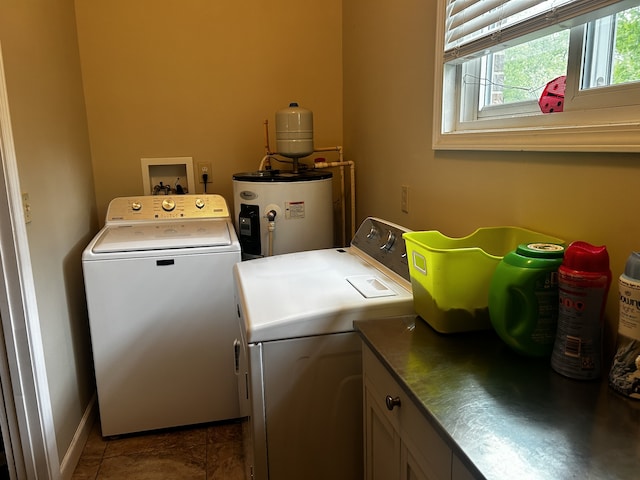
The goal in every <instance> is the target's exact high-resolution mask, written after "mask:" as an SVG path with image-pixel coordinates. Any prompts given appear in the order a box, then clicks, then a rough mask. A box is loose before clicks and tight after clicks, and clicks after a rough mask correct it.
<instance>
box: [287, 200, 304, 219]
mask: <svg viewBox="0 0 640 480" xmlns="http://www.w3.org/2000/svg"><path fill="white" fill-rule="evenodd" d="M284 208H285V212H284V216H285V218H287V219H291V218H304V202H285V203H284Z"/></svg>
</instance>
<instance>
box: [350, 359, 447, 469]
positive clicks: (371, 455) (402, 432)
mask: <svg viewBox="0 0 640 480" xmlns="http://www.w3.org/2000/svg"><path fill="white" fill-rule="evenodd" d="M363 373H364V382H363V385H364V431H365V432H364V433H365V479H366V480H444V479H450V478H451V462H452V453H451V449H450V448H449V446H448V445H447V444H446V443H445V442H444V441H443V440H442V438H441V437H440V435H439V434H438V433H437V432H436V431H435V430H434V429H433V427H432V426H431V425H430V424H429V422H428V421H427V419H426V418H424V416H423V415H422V414H421V413H420V411H419V410H418V408H417V407H416V406H415V404H414V403H413V400H412V399H411V398H409V396H408V395H407V394H406V393H405V392H404V390H403V389H402V388H401V387H400V386H399V385H398V384H397V383H396V381H395V380H394V379H393V377H392V376H391V375H390V374H389V372H388V371H387V370H386V369H385V367H384V366H383V365H382V364H381V363H380V362H379V361H378V359H377V358H376V357H375V355H374V354H373V353H372V352H371V350H369V348H367V347H365V348H364V349H363Z"/></svg>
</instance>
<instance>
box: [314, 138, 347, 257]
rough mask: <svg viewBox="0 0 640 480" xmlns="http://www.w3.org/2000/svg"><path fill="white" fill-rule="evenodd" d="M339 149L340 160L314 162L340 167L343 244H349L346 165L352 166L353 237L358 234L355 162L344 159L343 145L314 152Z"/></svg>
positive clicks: (329, 166)
mask: <svg viewBox="0 0 640 480" xmlns="http://www.w3.org/2000/svg"><path fill="white" fill-rule="evenodd" d="M332 151H337V152H338V154H339V158H340V160H339V161H338V162H316V163H315V164H314V168H331V167H340V195H341V198H342V218H343V220H344V228H343V229H342V245H345V246H346V244H347V239H346V232H345V230H346V229H347V218H346V207H345V185H344V167H350V169H351V170H350V172H349V173H350V175H349V177H350V180H351V238H353V237H354V236H355V234H356V223H355V222H356V180H355V178H356V177H355V168H356V166H355V164H354V163H353V162H352V161H350V160H349V161H346V162H345V160H344V157H343V154H342V147H341V146H337V147H325V148H317V149H314V152H332Z"/></svg>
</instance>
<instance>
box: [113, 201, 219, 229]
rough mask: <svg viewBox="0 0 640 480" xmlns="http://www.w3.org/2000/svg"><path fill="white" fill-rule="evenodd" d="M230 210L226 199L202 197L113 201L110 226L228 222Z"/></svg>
mask: <svg viewBox="0 0 640 480" xmlns="http://www.w3.org/2000/svg"><path fill="white" fill-rule="evenodd" d="M228 216H229V208H228V207H227V202H226V201H225V199H224V197H222V196H221V195H216V194H202V195H151V196H149V195H144V196H138V197H118V198H114V199H113V200H111V202H110V203H109V208H108V210H107V218H106V223H107V224H109V223H114V222H121V221H125V222H131V221H138V220H153V221H158V220H182V219H199V218H225V217H228Z"/></svg>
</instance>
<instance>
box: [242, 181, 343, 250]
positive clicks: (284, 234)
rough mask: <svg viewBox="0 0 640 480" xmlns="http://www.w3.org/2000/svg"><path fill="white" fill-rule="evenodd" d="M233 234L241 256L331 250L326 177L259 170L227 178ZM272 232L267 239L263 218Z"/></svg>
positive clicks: (330, 208) (330, 203)
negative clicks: (233, 227)
mask: <svg viewBox="0 0 640 480" xmlns="http://www.w3.org/2000/svg"><path fill="white" fill-rule="evenodd" d="M233 198H234V212H235V222H236V231H237V232H238V237H239V239H240V244H241V246H242V253H243V258H245V259H248V258H256V257H261V256H267V255H269V242H271V246H272V250H271V254H273V255H278V254H282V253H291V252H299V251H304V250H319V249H322V248H331V247H333V201H332V198H333V188H332V174H331V172H328V171H324V170H302V171H300V172H298V173H293V172H292V171H288V170H263V171H257V172H247V173H237V174H235V175H234V176H233ZM270 212H273V213H275V218H274V219H273V222H274V223H273V232H272V233H271V239H269V219H268V218H267V215H268V214H269V213H270Z"/></svg>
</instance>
